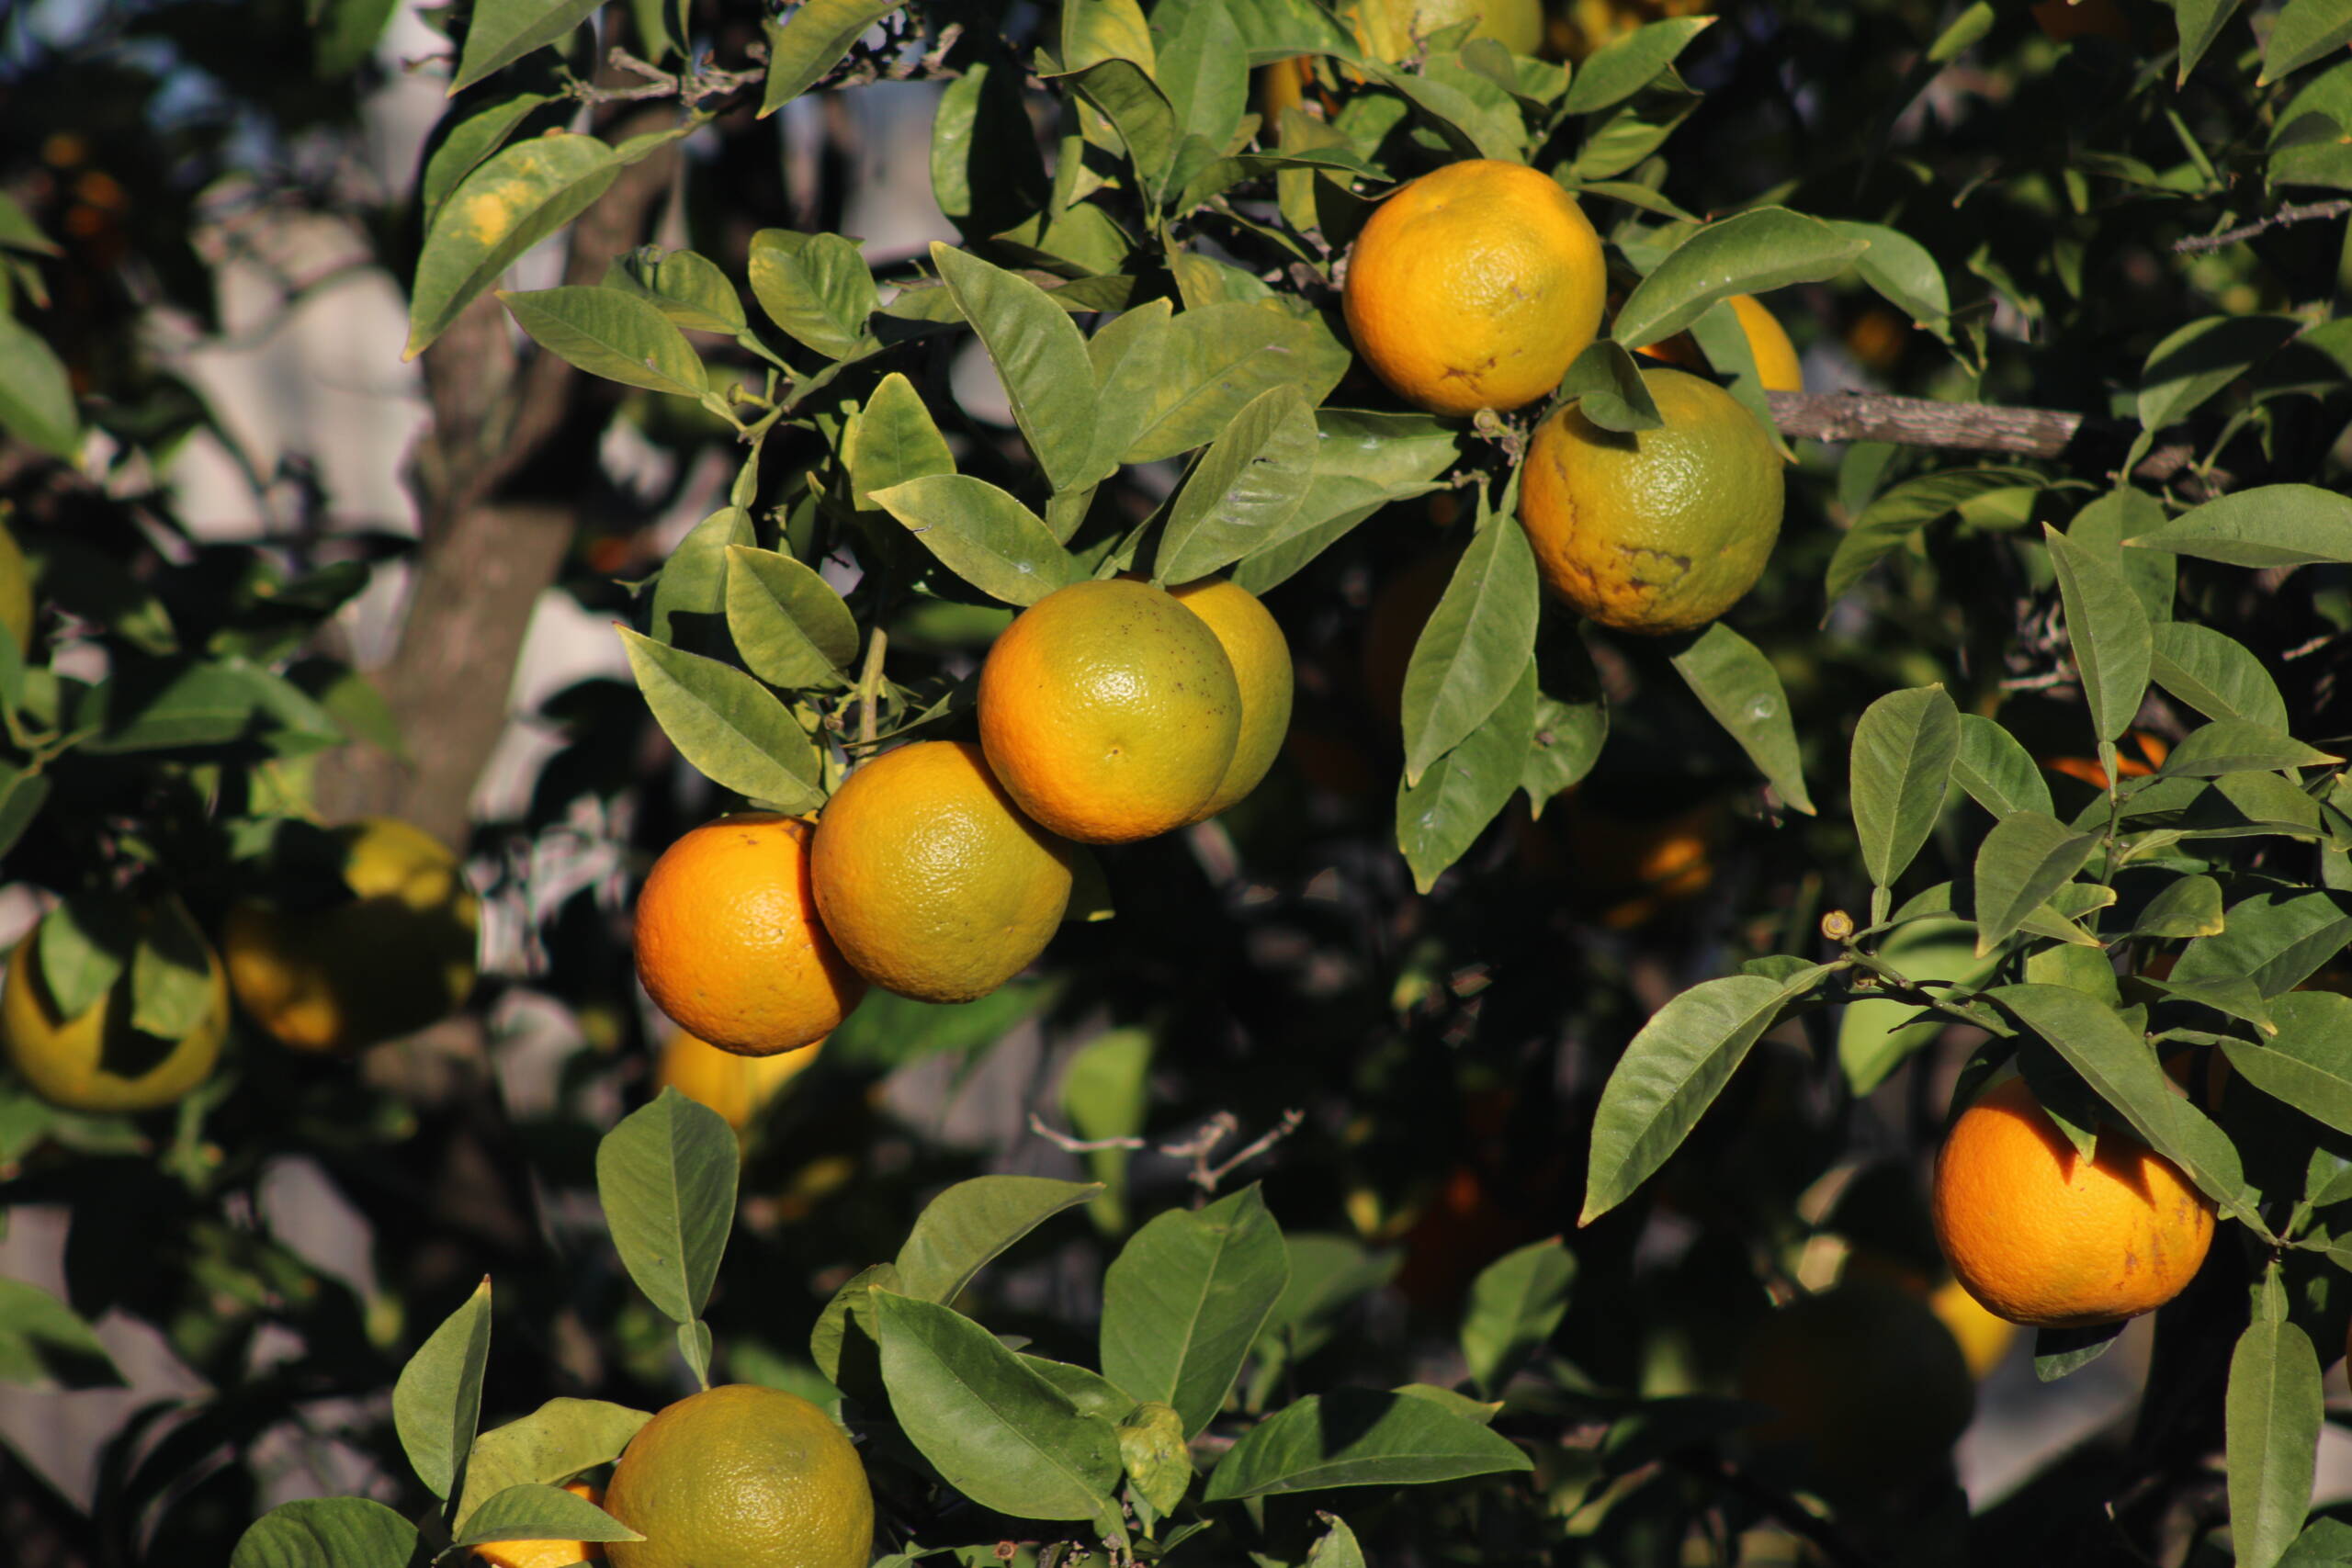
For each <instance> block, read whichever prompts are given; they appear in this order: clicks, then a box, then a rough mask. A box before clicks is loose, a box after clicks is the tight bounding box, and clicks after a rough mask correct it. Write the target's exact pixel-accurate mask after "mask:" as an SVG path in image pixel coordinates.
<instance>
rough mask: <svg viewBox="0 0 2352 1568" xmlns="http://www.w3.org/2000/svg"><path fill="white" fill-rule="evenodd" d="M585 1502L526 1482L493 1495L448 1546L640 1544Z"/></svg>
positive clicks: (557, 1489)
mask: <svg viewBox="0 0 2352 1568" xmlns="http://www.w3.org/2000/svg"><path fill="white" fill-rule="evenodd" d="M644 1539H645V1538H644V1537H643V1536H641V1535H639V1534H638V1533H637V1532H636V1531H635V1530H633V1529H629V1528H628V1526H627V1525H625V1524H623V1523H621V1522H620V1520H618V1519H616V1518H615V1517H613V1516H612V1515H610V1514H608V1513H606V1512H605V1510H604V1509H602V1508H600V1507H598V1506H596V1505H595V1504H594V1503H591V1502H590V1501H588V1499H587V1498H585V1497H582V1496H577V1495H574V1494H572V1493H570V1492H566V1491H565V1490H564V1489H563V1488H562V1487H560V1486H546V1485H541V1484H538V1483H523V1484H520V1485H515V1486H509V1487H506V1488H505V1489H504V1490H503V1491H499V1492H494V1493H492V1494H491V1495H490V1496H489V1497H487V1498H485V1499H484V1500H483V1502H482V1505H481V1507H479V1508H477V1509H475V1510H474V1514H473V1517H472V1518H471V1519H470V1520H469V1521H468V1522H467V1523H466V1524H465V1525H464V1526H463V1527H462V1528H460V1529H458V1533H457V1534H456V1535H455V1536H454V1537H452V1538H451V1540H450V1544H451V1545H452V1546H480V1545H481V1544H482V1543H484V1542H485V1541H498V1540H644Z"/></svg>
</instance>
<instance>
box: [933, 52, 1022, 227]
mask: <svg viewBox="0 0 2352 1568" xmlns="http://www.w3.org/2000/svg"><path fill="white" fill-rule="evenodd" d="M1049 190H1050V186H1049V184H1048V182H1047V180H1046V165H1045V161H1044V160H1043V159H1042V158H1041V157H1039V156H1038V153H1037V144H1036V132H1035V130H1034V129H1033V128H1032V126H1031V125H1030V123H1029V111H1028V110H1027V108H1026V107H1023V103H1022V93H1021V71H1020V67H1019V66H1018V65H1016V64H1014V63H1013V62H1011V61H1010V60H1001V61H999V60H988V59H979V60H975V61H973V62H971V63H970V64H968V65H967V66H966V67H965V68H964V73H963V74H962V75H961V76H959V77H957V78H956V80H954V81H952V82H950V83H948V84H947V86H946V90H945V91H944V92H943V93H942V94H941V95H940V98H939V109H938V112H937V113H936V114H935V115H934V116H933V119H932V126H931V192H932V196H933V198H934V199H935V200H936V201H937V202H938V203H939V210H940V214H941V215H942V216H943V217H944V218H945V219H946V220H948V221H949V222H950V223H953V224H954V225H956V230H957V231H959V232H960V233H962V234H963V235H965V236H966V237H967V239H969V238H978V237H985V236H987V235H990V234H1000V233H1002V232H1003V231H1005V230H1007V229H1010V228H1012V227H1013V226H1014V225H1015V224H1017V223H1019V222H1020V221H1021V220H1023V219H1024V218H1026V217H1028V216H1029V215H1031V214H1032V213H1034V212H1035V211H1036V210H1037V209H1039V208H1042V207H1044V206H1045V205H1046V196H1047V195H1048V194H1049Z"/></svg>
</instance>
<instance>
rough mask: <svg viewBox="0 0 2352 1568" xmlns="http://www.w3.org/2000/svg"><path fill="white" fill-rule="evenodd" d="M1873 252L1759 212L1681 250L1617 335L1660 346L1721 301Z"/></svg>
mask: <svg viewBox="0 0 2352 1568" xmlns="http://www.w3.org/2000/svg"><path fill="white" fill-rule="evenodd" d="M1570 91H1571V92H1573V91H1574V88H1571V89H1570ZM1868 248H1869V246H1868V243H1867V242H1865V241H1862V240H1858V239H1853V238H1849V236H1847V235H1844V234H1841V233H1839V232H1838V231H1837V230H1835V229H1833V228H1831V227H1830V226H1829V225H1828V224H1826V223H1824V222H1823V221H1821V220H1819V219H1817V218H1807V217H1805V216H1804V214H1803V213H1798V212H1792V211H1790V210H1789V209H1786V208H1784V207H1759V208H1755V209H1751V210H1749V211H1747V212H1742V213H1740V214H1738V215H1736V217H1731V218H1725V219H1724V220H1721V221H1719V222H1714V223H1710V224H1708V225H1706V226H1705V227H1704V228H1702V229H1701V230H1699V231H1697V232H1696V233H1694V234H1692V235H1691V237H1690V238H1689V239H1687V240H1685V241H1683V242H1682V243H1681V244H1679V245H1678V246H1676V247H1675V249H1674V250H1673V252H1672V253H1671V254H1668V256H1667V258H1666V259H1665V260H1664V261H1662V262H1660V263H1658V264H1657V266H1656V267H1655V268H1654V269H1652V271H1651V273H1650V275H1649V276H1647V277H1645V278H1644V279H1642V281H1641V282H1640V283H1638V284H1636V285H1635V286H1634V291H1633V292H1632V293H1631V294H1629V295H1627V296H1626V297H1625V303H1624V305H1623V307H1622V308H1620V309H1619V310H1618V312H1617V320H1616V322H1615V324H1614V325H1613V326H1611V329H1610V336H1611V337H1613V338H1615V339H1616V340H1617V341H1618V342H1619V343H1622V344H1625V345H1626V346H1627V347H1629V348H1632V347H1636V346H1639V345H1640V344H1646V343H1657V342H1658V341H1659V340H1660V339H1663V338H1669V337H1672V336H1673V335H1674V334H1675V333H1679V332H1680V331H1681V330H1682V329H1683V328H1684V327H1687V326H1689V325H1690V324H1691V322H1692V321H1697V320H1698V319H1699V318H1700V316H1701V315H1702V314H1704V313H1705V311H1706V310H1707V308H1708V307H1709V306H1711V305H1713V304H1714V303H1715V302H1716V301H1717V300H1720V299H1730V298H1731V297H1732V296H1733V295H1735V294H1761V293H1763V292H1765V291H1766V290H1767V289H1772V288H1783V287H1785V286H1786V285H1788V284H1792V283H1812V282H1816V281H1818V280H1820V279H1822V278H1826V277H1835V276H1838V274H1839V273H1841V272H1843V271H1845V270H1846V268H1847V267H1848V266H1849V265H1851V264H1852V262H1853V261H1854V259H1855V258H1856V257H1858V256H1860V254H1862V253H1863V252H1864V251H1865V250H1867V249H1868Z"/></svg>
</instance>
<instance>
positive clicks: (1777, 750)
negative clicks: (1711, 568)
mask: <svg viewBox="0 0 2352 1568" xmlns="http://www.w3.org/2000/svg"><path fill="white" fill-rule="evenodd" d="M1674 668H1675V670H1676V671H1678V672H1679V674H1680V675H1681V676H1682V679H1683V680H1684V681H1686V682H1689V683H1690V686H1691V692H1692V693H1693V694H1695V695H1696V696H1697V697H1698V699H1699V702H1700V704H1701V705H1702V706H1703V707H1705V708H1706V710H1707V711H1708V712H1709V713H1710V714H1713V716H1714V719H1715V722H1716V723H1717V724H1720V725H1722V726H1723V727H1724V731H1725V732H1726V733H1727V734H1729V735H1730V736H1731V738H1732V739H1734V740H1736V741H1738V742H1739V747H1740V750H1743V751H1745V752H1747V758H1748V761H1752V762H1754V763H1755V764H1756V767H1757V771H1758V772H1759V773H1762V774H1763V775H1764V777H1765V779H1766V780H1767V781H1768V782H1769V783H1770V784H1771V786H1772V787H1773V788H1774V789H1775V790H1777V791H1779V792H1780V795H1781V799H1782V800H1784V801H1786V802H1787V803H1788V804H1789V805H1790V806H1791V807H1792V808H1794V809H1796V810H1798V811H1802V812H1804V814H1805V815H1806V816H1808V817H1810V816H1812V815H1813V796H1812V795H1808V794H1807V793H1806V792H1805V787H1804V754H1803V753H1802V752H1801V751H1800V750H1798V748H1797V733H1796V726H1795V724H1794V723H1793V722H1792V720H1791V718H1790V716H1789V698H1788V694H1787V693H1785V692H1783V691H1782V690H1781V678H1780V676H1779V675H1777V674H1775V673H1773V671H1772V661H1771V660H1769V659H1767V658H1765V657H1764V655H1763V653H1762V651H1761V650H1759V649H1758V648H1757V646H1756V645H1755V644H1754V643H1752V642H1750V641H1748V640H1747V638H1746V637H1742V636H1740V635H1739V634H1738V633H1737V632H1736V631H1734V630H1732V629H1731V628H1730V627H1729V626H1725V625H1724V623H1723V622H1721V621H1717V622H1716V623H1715V624H1714V625H1713V626H1709V627H1708V628H1707V629H1706V630H1705V631H1703V632H1702V633H1700V634H1699V636H1698V637H1697V639H1696V640H1695V641H1693V642H1691V644H1690V645H1689V646H1687V647H1685V648H1684V649H1682V651H1681V652H1679V653H1678V654H1676V655H1675V656H1674Z"/></svg>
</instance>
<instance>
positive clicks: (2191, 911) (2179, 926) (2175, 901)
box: [2131, 876, 2222, 939]
mask: <svg viewBox="0 0 2352 1568" xmlns="http://www.w3.org/2000/svg"><path fill="white" fill-rule="evenodd" d="M2221 930H2222V885H2221V884H2220V883H2218V882H2216V881H2214V880H2213V879H2212V878H2211V877H2210V876H2181V877H2176V878H2174V879H2173V880H2172V881H2170V882H2167V883H2165V886H2163V887H2162V888H2161V889H2159V890H2158V891H2157V893H2156V895H2155V897H2152V898H2150V899H2149V900H2148V901H2147V903H2146V904H2144V905H2143V906H2142V907H2141V909H2140V918H2139V919H2138V921H2137V922H2136V923H2135V924H2134V925H2133V926H2132V928H2131V934H2132V935H2133V936H2143V937H2155V938H2159V939H2162V938H2166V937H2199V936H2212V935H2214V934H2216V933H2217V932H2219V931H2221Z"/></svg>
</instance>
